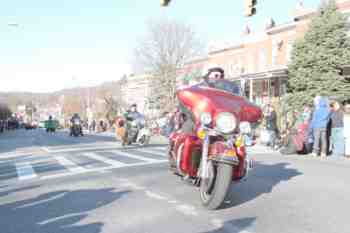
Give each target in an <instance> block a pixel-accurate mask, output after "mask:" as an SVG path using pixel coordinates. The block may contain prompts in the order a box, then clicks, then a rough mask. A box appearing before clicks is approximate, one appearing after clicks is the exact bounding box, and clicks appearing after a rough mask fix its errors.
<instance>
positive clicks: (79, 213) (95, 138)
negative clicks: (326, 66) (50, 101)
mask: <svg viewBox="0 0 350 233" xmlns="http://www.w3.org/2000/svg"><path fill="white" fill-rule="evenodd" d="M164 150H165V145H161V144H158V145H157V144H156V143H155V144H153V145H150V146H149V147H147V148H138V147H129V148H124V149H123V148H122V147H121V146H120V144H119V143H117V142H115V140H114V139H113V138H112V137H110V136H108V135H88V136H85V137H82V138H72V137H69V136H68V135H67V134H66V133H64V132H60V133H56V134H54V135H48V134H46V133H45V132H43V131H41V130H35V131H17V132H10V133H6V134H2V135H0V232H1V233H100V232H104V233H105V232H106V233H119V232H123V233H126V232H128V233H129V232H130V233H187V232H188V233H219V232H220V233H221V232H225V233H281V232H283V233H303V232H308V233H311V232H312V233H322V232H324V233H333V232H334V233H343V232H350V221H349V216H350V188H349V184H350V182H349V180H350V178H349V177H350V161H349V160H345V159H320V158H309V157H300V156H299V157H297V156H289V157H284V156H281V155H279V154H278V153H275V152H270V151H268V150H265V149H264V148H259V147H256V148H252V149H251V155H252V157H253V158H254V159H255V160H256V167H255V168H254V170H253V171H252V172H251V173H250V177H249V178H248V180H247V181H245V182H242V183H237V184H234V185H232V190H231V194H230V197H229V199H228V201H227V202H226V204H225V206H224V207H223V208H222V209H220V210H217V211H207V210H205V209H203V208H202V207H201V205H200V202H199V196H198V191H197V189H196V188H194V187H191V186H189V185H187V184H185V183H183V182H182V181H181V180H180V178H179V177H176V176H174V175H172V174H171V173H170V172H168V170H167V163H166V157H165V155H164V154H165V153H164Z"/></svg>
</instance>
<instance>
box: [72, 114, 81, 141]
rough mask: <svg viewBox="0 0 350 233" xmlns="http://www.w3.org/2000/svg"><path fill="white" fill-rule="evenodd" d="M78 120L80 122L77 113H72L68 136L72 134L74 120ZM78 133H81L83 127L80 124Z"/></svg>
mask: <svg viewBox="0 0 350 233" xmlns="http://www.w3.org/2000/svg"><path fill="white" fill-rule="evenodd" d="M76 120H78V121H79V122H81V120H80V116H79V114H78V113H74V115H73V116H72V118H71V119H70V123H71V127H70V136H73V126H74V121H76ZM80 134H81V135H83V129H82V127H81V125H80Z"/></svg>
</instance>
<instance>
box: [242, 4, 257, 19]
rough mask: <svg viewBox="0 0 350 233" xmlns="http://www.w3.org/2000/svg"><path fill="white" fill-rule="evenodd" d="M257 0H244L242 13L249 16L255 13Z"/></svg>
mask: <svg viewBox="0 0 350 233" xmlns="http://www.w3.org/2000/svg"><path fill="white" fill-rule="evenodd" d="M256 4H257V0H244V15H245V16H247V17H250V16H252V15H255V14H256V8H255V6H256Z"/></svg>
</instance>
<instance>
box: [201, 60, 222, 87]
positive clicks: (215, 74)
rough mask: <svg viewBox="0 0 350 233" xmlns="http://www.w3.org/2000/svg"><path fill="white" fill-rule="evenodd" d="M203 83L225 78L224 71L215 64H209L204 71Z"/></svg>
mask: <svg viewBox="0 0 350 233" xmlns="http://www.w3.org/2000/svg"><path fill="white" fill-rule="evenodd" d="M203 78H204V81H205V82H207V83H211V82H215V81H216V80H220V79H224V78H225V71H224V69H223V68H221V67H220V66H218V65H216V64H211V65H209V66H208V67H207V68H206V69H205V74H204V77H203Z"/></svg>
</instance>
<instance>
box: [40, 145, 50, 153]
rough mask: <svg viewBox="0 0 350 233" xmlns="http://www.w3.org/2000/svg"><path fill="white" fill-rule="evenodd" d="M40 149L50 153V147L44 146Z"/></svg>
mask: <svg viewBox="0 0 350 233" xmlns="http://www.w3.org/2000/svg"><path fill="white" fill-rule="evenodd" d="M40 149H42V150H43V151H45V152H47V153H50V149H49V148H48V147H46V146H42V147H41V148H40Z"/></svg>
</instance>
